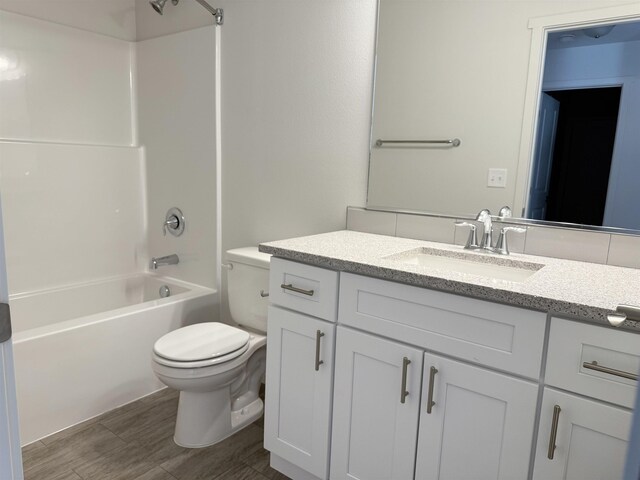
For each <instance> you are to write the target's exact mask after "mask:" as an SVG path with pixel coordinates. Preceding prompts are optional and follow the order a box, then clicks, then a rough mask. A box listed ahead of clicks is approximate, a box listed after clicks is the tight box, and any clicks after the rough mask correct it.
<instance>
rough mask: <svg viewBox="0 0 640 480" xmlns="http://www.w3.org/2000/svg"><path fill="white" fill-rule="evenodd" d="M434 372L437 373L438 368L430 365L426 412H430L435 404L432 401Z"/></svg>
mask: <svg viewBox="0 0 640 480" xmlns="http://www.w3.org/2000/svg"><path fill="white" fill-rule="evenodd" d="M436 373H438V369H437V368H436V367H431V368H430V369H429V391H428V392H427V413H428V414H431V409H432V408H433V406H434V405H435V404H436V402H434V401H433V384H434V383H435V381H436Z"/></svg>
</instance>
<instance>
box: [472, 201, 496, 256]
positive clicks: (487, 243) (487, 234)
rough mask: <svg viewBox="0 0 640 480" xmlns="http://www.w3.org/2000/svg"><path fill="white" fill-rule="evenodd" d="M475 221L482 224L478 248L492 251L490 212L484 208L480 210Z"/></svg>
mask: <svg viewBox="0 0 640 480" xmlns="http://www.w3.org/2000/svg"><path fill="white" fill-rule="evenodd" d="M476 222H482V223H483V224H484V231H483V233H482V243H481V244H480V248H481V249H483V250H489V251H493V246H491V234H492V233H493V225H492V223H491V212H490V211H489V210H488V209H486V208H485V209H483V210H480V212H479V213H478V216H476Z"/></svg>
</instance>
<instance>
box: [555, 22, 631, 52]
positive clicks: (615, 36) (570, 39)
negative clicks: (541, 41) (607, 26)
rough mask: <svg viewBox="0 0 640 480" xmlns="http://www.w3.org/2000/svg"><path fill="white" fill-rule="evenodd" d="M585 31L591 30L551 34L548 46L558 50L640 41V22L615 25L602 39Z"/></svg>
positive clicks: (564, 31)
mask: <svg viewBox="0 0 640 480" xmlns="http://www.w3.org/2000/svg"><path fill="white" fill-rule="evenodd" d="M585 30H589V29H579V30H563V31H561V32H552V33H550V34H549V38H548V40H547V46H548V47H549V48H550V49H557V48H573V47H587V46H594V45H603V44H607V43H621V42H634V41H640V21H638V22H627V23H622V24H618V25H615V26H614V27H613V29H612V30H611V32H609V33H608V34H606V35H604V36H602V37H600V38H593V37H592V36H589V35H588V34H587V33H585Z"/></svg>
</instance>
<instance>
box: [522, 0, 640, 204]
mask: <svg viewBox="0 0 640 480" xmlns="http://www.w3.org/2000/svg"><path fill="white" fill-rule="evenodd" d="M633 21H640V5H637V4H633V5H620V6H616V7H606V8H600V9H596V10H586V11H582V12H570V13H563V14H559V15H551V16H545V17H537V18H532V19H530V20H529V29H530V30H531V53H530V55H529V70H528V72H529V73H528V78H527V87H526V94H525V103H524V114H523V118H522V133H521V137H520V153H519V156H518V169H517V172H516V191H515V197H514V204H513V211H514V212H524V208H525V207H526V205H527V196H528V193H529V188H530V186H529V184H530V182H531V177H532V167H533V162H531V159H532V158H533V155H534V153H535V152H534V151H533V150H534V148H535V139H536V135H537V133H538V132H537V130H538V114H539V108H540V101H541V98H542V95H541V93H542V88H543V84H542V80H543V74H544V65H545V60H546V53H547V37H548V34H549V33H551V32H559V31H564V30H575V29H580V28H588V27H593V26H599V25H605V24H610V23H617V24H619V23H627V22H633ZM591 83H593V81H591ZM545 87H546V85H545ZM618 118H620V112H619V113H618ZM616 141H617V135H616ZM612 173H613V172H612ZM605 215H606V213H605Z"/></svg>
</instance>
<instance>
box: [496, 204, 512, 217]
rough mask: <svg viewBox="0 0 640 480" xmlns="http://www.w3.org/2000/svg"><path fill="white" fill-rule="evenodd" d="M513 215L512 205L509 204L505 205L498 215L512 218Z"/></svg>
mask: <svg viewBox="0 0 640 480" xmlns="http://www.w3.org/2000/svg"><path fill="white" fill-rule="evenodd" d="M512 216H513V212H512V211H511V207H509V205H505V206H504V207H502V208H501V209H500V211H499V212H498V217H500V218H511V217H512Z"/></svg>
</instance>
